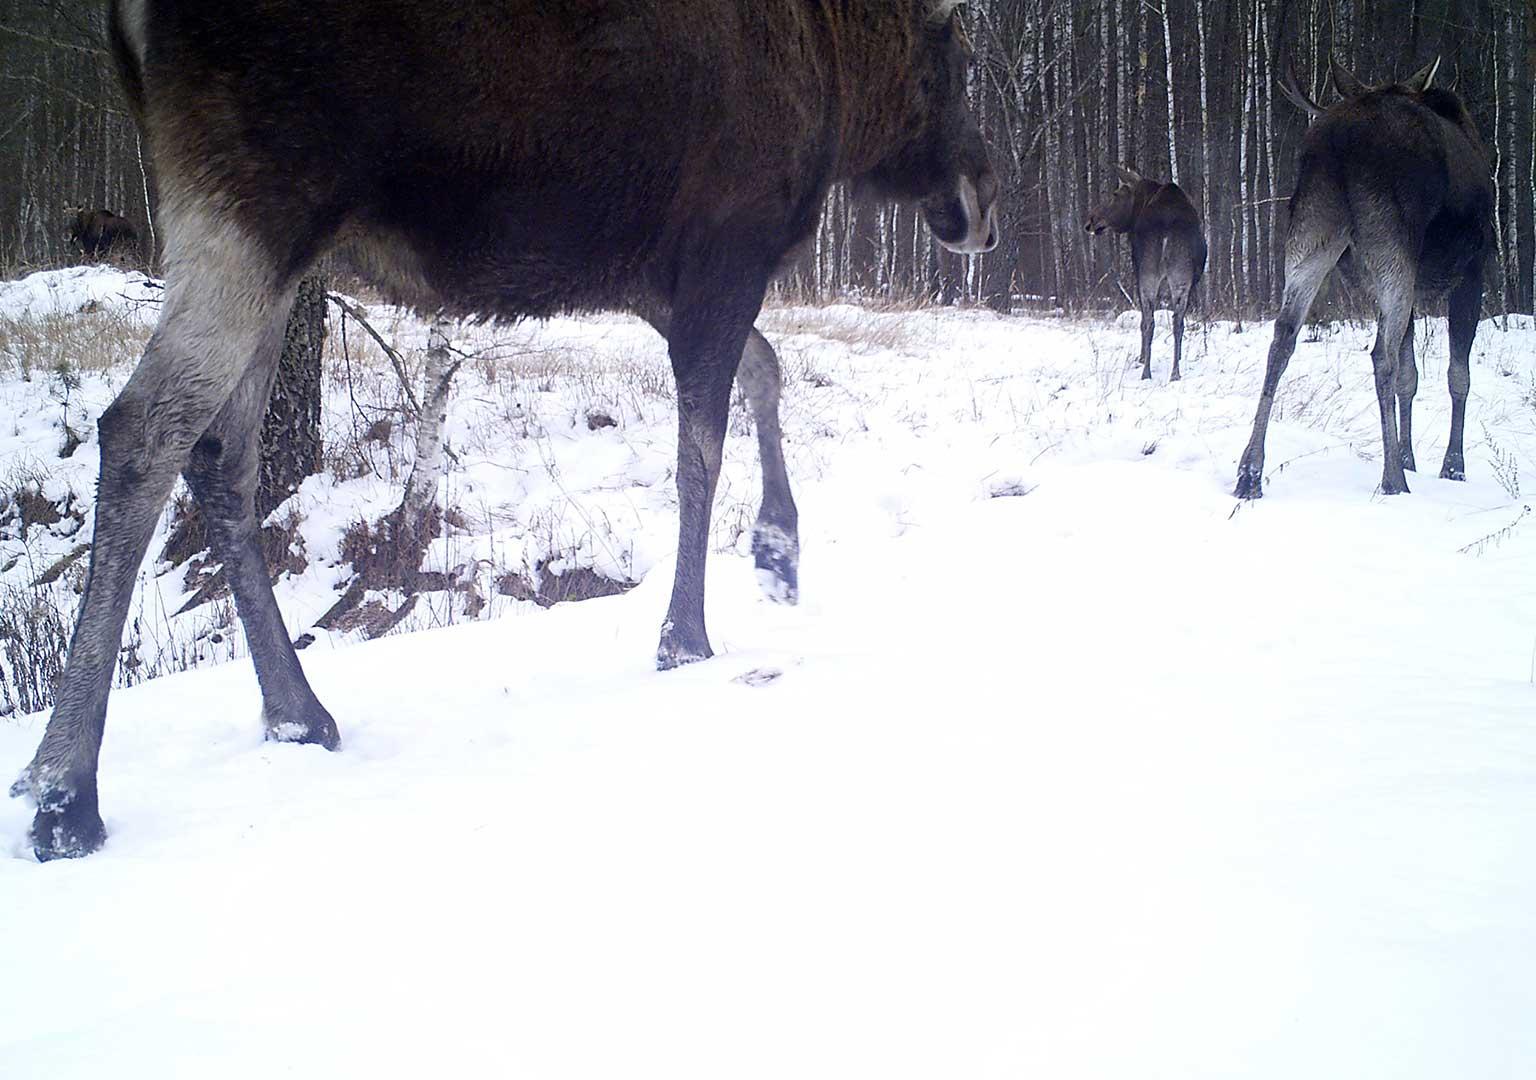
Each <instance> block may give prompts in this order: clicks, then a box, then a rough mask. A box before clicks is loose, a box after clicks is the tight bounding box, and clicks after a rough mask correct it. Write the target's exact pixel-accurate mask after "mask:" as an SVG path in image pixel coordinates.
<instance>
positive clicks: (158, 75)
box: [12, 0, 998, 859]
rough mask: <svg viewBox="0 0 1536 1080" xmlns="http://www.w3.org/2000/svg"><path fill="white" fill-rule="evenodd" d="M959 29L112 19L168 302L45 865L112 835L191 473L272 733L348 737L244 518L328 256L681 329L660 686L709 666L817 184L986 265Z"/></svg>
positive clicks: (924, 13) (66, 730)
mask: <svg viewBox="0 0 1536 1080" xmlns="http://www.w3.org/2000/svg"><path fill="white" fill-rule="evenodd" d="M956 6H957V0H842V2H840V3H838V4H806V3H802V2H801V0H654V2H652V3H646V4H612V5H604V4H600V5H587V4H550V3H539V2H535V0H461V2H459V3H456V4H452V5H441V4H399V3H393V2H385V0H267V2H265V3H262V4H245V5H233V6H228V5H212V6H210V5H201V4H188V3H184V2H180V0H111V3H110V10H109V13H108V34H109V41H110V46H111V51H112V55H113V57H114V60H115V62H116V64H117V68H118V74H119V78H120V80H121V82H122V84H123V88H124V91H125V94H126V97H127V99H128V101H129V103H130V107H131V108H132V110H133V112H134V115H135V119H136V120H137V122H138V123H139V125H140V127H141V128H142V130H143V131H144V133H145V136H146V144H147V145H148V146H149V147H150V148H151V153H152V154H153V157H154V163H155V168H156V172H157V174H158V176H159V179H160V190H161V193H162V203H161V209H160V215H161V220H162V223H163V232H164V234H165V265H166V268H167V274H166V276H167V285H166V292H165V300H164V304H163V307H162V312H161V316H160V321H159V323H158V325H157V326H156V328H155V331H154V333H153V334H152V335H151V337H150V341H149V344H148V346H147V347H146V349H145V353H144V356H143V358H142V360H141V361H140V362H139V365H138V367H137V369H136V370H135V371H134V373H133V375H132V376H131V377H130V378H129V380H128V382H127V383H126V384H125V385H124V387H123V389H122V391H121V392H120V393H119V395H118V397H117V399H116V400H115V401H114V402H113V403H112V404H111V405H110V406H109V407H108V408H107V410H106V411H105V412H104V413H103V414H102V417H101V419H100V422H99V439H100V447H101V471H100V480H99V487H98V500H97V507H96V521H95V536H94V541H93V544H92V548H91V556H90V564H89V571H88V575H87V581H86V586H85V591H84V595H83V597H82V599H81V605H80V613H79V618H78V622H77V625H76V627H75V632H74V637H73V639H72V641H71V643H70V649H69V657H68V660H67V663H66V666H65V670H64V673H63V676H62V678H61V681H60V683H59V686H58V691H57V696H56V703H55V705H54V709H53V713H52V716H51V717H50V719H49V722H48V726H47V729H46V731H45V732H44V735H43V738H42V741H41V744H40V745H39V747H38V750H37V753H36V755H35V756H34V758H33V760H32V762H31V764H30V765H29V766H28V767H27V769H26V770H25V772H24V773H23V775H22V776H21V778H20V779H19V780H18V781H17V782H16V784H15V785H14V786H13V788H12V793H13V794H16V795H22V796H27V797H29V798H31V799H32V800H34V802H35V805H36V814H35V816H34V818H33V822H32V828H31V840H32V845H33V849H34V851H35V852H36V854H37V856H38V858H39V859H50V858H55V857H60V856H80V855H85V854H88V853H89V852H91V851H93V850H95V849H97V848H98V847H100V846H101V844H102V843H103V842H104V840H105V830H104V828H103V825H102V821H101V816H100V812H99V808H98V799H97V782H96V777H97V758H98V754H99V750H100V746H101V739H102V734H103V731H104V727H105V720H106V706H107V697H108V691H109V689H110V684H111V677H112V669H113V663H114V661H115V659H116V655H117V650H118V645H119V642H120V639H121V633H122V627H123V623H124V620H125V617H126V615H127V611H128V607H129V600H130V596H131V591H132V587H133V581H134V576H135V574H136V572H137V570H138V567H139V565H140V563H141V561H142V559H143V556H144V553H145V550H146V548H147V546H148V542H149V539H150V535H151V532H152V531H153V528H154V524H155V521H156V518H157V516H158V514H159V513H160V509H161V506H162V505H163V504H164V502H165V500H166V498H167V496H168V495H169V494H170V491H171V488H172V485H173V483H174V481H175V479H176V476H177V474H178V473H181V474H183V475H184V476H185V477H186V480H187V483H188V485H189V487H190V489H191V491H192V493H193V495H194V497H195V498H196V499H197V500H198V501H199V503H200V504H201V506H202V508H203V511H204V516H205V520H206V522H207V525H208V530H209V534H210V540H211V542H212V544H213V547H214V550H215V554H216V555H217V556H218V557H219V558H220V559H221V561H222V562H223V564H224V566H225V567H226V570H227V573H228V578H229V581H230V585H231V589H232V591H233V593H234V596H235V602H236V605H237V608H238V611H239V614H240V618H241V620H242V623H243V624H244V627H245V631H246V635H247V639H248V641H249V644H250V649H251V656H252V659H253V661H254V665H255V669H256V675H257V681H258V683H259V686H260V690H261V698H262V708H263V720H264V724H265V728H266V735H267V737H268V738H270V739H273V740H276V741H281V742H296V743H314V744H319V745H321V746H323V747H326V748H328V749H335V748H336V747H337V746H338V745H339V735H338V732H337V727H336V724H335V721H334V720H333V718H332V717H331V714H330V713H329V712H327V711H326V709H325V708H324V707H323V706H322V705H321V704H320V702H319V701H318V700H317V698H316V697H315V694H314V693H313V691H312V690H311V689H310V686H309V683H308V681H307V680H306V679H305V676H304V673H303V670H302V669H301V667H300V666H299V661H298V657H297V654H296V653H295V651H294V648H293V645H292V643H291V642H290V641H289V640H288V637H287V635H286V633H285V631H284V626H283V621H282V619H281V617H280V615H279V613H278V610H277V604H276V601H275V600H274V598H273V594H272V588H271V583H270V581H269V580H268V578H267V574H266V570H265V568H264V566H263V563H262V558H261V553H260V550H259V548H258V545H257V528H256V526H257V523H256V521H255V518H254V514H253V510H252V497H253V489H254V486H255V478H256V468H257V457H258V452H257V446H256V442H257V432H258V430H259V428H260V424H261V418H262V412H263V408H264V403H265V401H266V398H267V396H268V393H269V390H270V387H271V385H272V381H273V374H274V370H275V367H276V363H277V359H278V355H279V353H280V350H281V346H282V336H283V327H284V323H285V319H286V315H287V311H288V307H289V304H290V302H291V299H292V297H293V295H294V292H295V287H296V282H297V281H298V279H299V277H300V275H301V274H302V273H303V272H304V271H305V270H306V268H308V267H309V266H310V265H311V264H312V263H313V262H314V261H315V260H316V259H317V258H318V257H320V256H321V255H322V253H326V252H336V253H338V255H339V256H341V257H344V258H345V259H346V261H347V262H348V263H349V264H350V265H351V266H353V267H354V268H356V269H357V270H359V271H360V272H362V273H364V274H365V275H366V276H368V277H369V278H371V279H372V280H373V281H375V282H376V283H377V284H378V285H379V287H380V288H381V289H382V290H383V291H385V293H386V294H387V295H389V296H390V297H392V298H393V299H395V300H397V301H399V302H403V303H406V304H408V305H410V306H412V307H414V308H415V309H417V310H419V311H422V312H431V313H436V312H441V313H443V314H445V315H449V316H468V317H478V318H495V319H523V318H529V317H541V316H547V315H552V314H555V313H559V312H569V311H579V310H591V309H621V310H629V311H634V312H637V313H639V314H641V315H643V316H645V317H646V318H648V319H650V320H651V322H652V324H653V325H655V326H656V327H657V328H658V329H659V330H661V331H662V332H663V333H664V335H665V337H666V340H667V346H668V352H669V355H670V358H671V362H672V370H673V374H674V376H675V379H676V384H677V406H678V455H677V492H678V502H679V518H680V521H679V538H678V554H677V567H676V575H675V578H674V581H673V588H672V594H671V600H670V603H669V606H668V610H667V614H666V618H665V621H664V622H663V623H662V627H661V635H660V642H659V645H658V648H657V665H658V666H659V667H660V668H663V669H666V668H671V667H674V666H676V665H679V664H685V663H688V662H690V661H696V660H703V659H705V658H707V657H709V656H710V655H711V649H710V644H709V639H708V636H707V634H706V631H705V623H704V566H705V556H706V552H707V546H708V545H707V541H708V535H709V519H710V507H711V503H712V502H713V498H714V493H715V487H716V482H717V479H718V476H719V470H720V460H721V449H722V444H723V441H724V436H725V429H726V421H727V416H728V409H729V404H730V393H731V386H732V382H733V380H734V379H735V377H736V375H737V368H738V365H739V363H740V362H741V361H742V358H743V353H744V351H745V352H746V353H747V365H746V368H745V370H744V374H745V375H746V376H747V377H746V378H744V380H743V382H744V386H745V389H746V391H747V392H748V393H749V394H753V395H755V398H756V400H754V409H756V410H757V411H758V413H759V415H760V416H761V415H762V414H763V411H764V410H765V409H768V408H770V407H771V406H773V405H774V404H775V403H776V395H777V391H778V385H779V372H778V365H777V360H776V358H775V357H774V356H773V353H772V350H771V349H769V348H767V343H766V342H765V341H763V340H762V339H761V337H760V336H759V335H757V334H756V333H755V331H754V330H753V323H754V321H755V320H756V318H757V315H758V312H759V309H760V307H761V305H762V302H763V297H764V294H765V291H766V288H767V286H768V284H769V282H770V280H771V279H772V277H773V276H774V274H775V273H776V272H777V271H778V270H779V269H780V268H781V267H783V266H784V265H785V263H786V261H787V260H788V259H789V258H792V257H793V255H794V253H795V252H797V251H798V250H800V249H801V248H802V247H803V246H804V245H805V244H806V243H807V242H808V240H809V239H810V238H811V237H812V236H813V235H814V230H815V228H816V224H817V220H818V217H819V214H820V210H821V207H822V205H823V203H824V201H825V198H826V195H827V193H828V191H829V190H830V188H831V185H832V184H834V183H835V182H838V181H848V182H850V183H852V184H854V185H855V186H856V187H858V188H862V189H863V190H865V191H867V192H870V193H871V195H872V196H874V197H882V198H887V199H902V200H909V201H913V202H916V203H917V204H918V206H919V207H920V208H921V210H922V212H923V213H924V215H925V217H926V220H927V222H928V225H929V228H930V229H931V231H932V233H933V235H934V236H935V237H936V238H937V239H938V240H939V241H940V242H941V243H942V244H944V245H945V246H946V247H948V248H950V249H951V250H954V251H958V252H962V253H976V252H983V251H987V250H990V249H991V248H992V247H993V246H995V244H996V243H997V225H996V212H995V203H996V199H997V192H998V183H997V179H996V176H995V175H994V173H993V171H992V169H991V166H990V164H989V162H988V155H987V149H986V146H985V143H984V142H983V140H982V137H981V133H980V130H979V128H978V126H977V124H976V121H975V120H974V119H973V117H972V116H971V114H970V112H969V110H968V107H967V102H966V94H965V86H966V69H967V66H968V64H969V62H970V57H971V47H970V44H969V41H968V40H967V38H966V35H965V33H964V29H963V25H962V23H961V21H960V14H959V13H958V12H957V11H956V10H955V8H956ZM509 58H511V59H509ZM786 496H787V490H786ZM791 505H792V504H791ZM786 513H787V509H786V507H785V506H784V505H783V497H781V498H780V501H779V504H778V505H776V506H772V507H770V505H769V504H768V501H767V500H766V499H765V503H764V508H763V514H762V516H761V517H760V518H759V530H758V539H759V540H760V541H761V544H760V546H759V545H757V544H755V545H754V546H755V547H757V548H758V564H759V567H760V570H761V571H762V573H763V574H764V575H765V576H767V577H768V578H770V579H772V580H771V581H770V584H773V585H774V586H775V591H776V592H777V593H778V594H779V595H781V596H784V597H785V598H790V597H789V595H788V594H790V593H792V579H789V578H786V577H785V575H784V571H785V569H786V568H788V569H790V570H792V569H793V566H794V564H795V560H796V557H797V543H796V540H795V532H794V530H795V528H796V523H795V522H794V520H793V518H792V517H786V516H785V515H786ZM775 514H778V515H779V516H778V517H777V518H776V517H775Z"/></svg>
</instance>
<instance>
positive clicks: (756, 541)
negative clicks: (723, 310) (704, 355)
mask: <svg viewBox="0 0 1536 1080" xmlns="http://www.w3.org/2000/svg"><path fill="white" fill-rule="evenodd" d="M782 380H783V374H782V371H781V369H780V366H779V358H778V356H777V355H776V354H775V353H774V351H773V346H772V345H769V344H768V340H767V339H766V338H764V337H763V335H762V334H761V333H759V332H758V331H757V330H755V329H754V330H753V331H752V333H751V334H750V335H749V336H748V338H747V347H746V349H745V350H743V352H742V354H741V368H740V369H739V370H738V371H737V372H736V381H737V382H739V383H740V384H741V387H742V389H743V390H745V391H746V394H747V404H748V405H749V406H751V409H752V419H753V421H754V422H755V424H756V426H757V450H758V458H759V460H760V461H761V463H762V468H763V504H762V506H761V507H760V508H759V510H758V512H757V523H756V524H755V525H753V526H752V558H753V561H754V562H755V563H756V564H757V579H758V583H759V584H760V585H761V586H762V588H763V592H764V593H765V594H767V596H768V598H769V599H770V600H774V601H776V602H778V603H781V604H794V603H798V602H799V600H800V512H799V510H797V509H796V507H795V499H794V496H793V495H792V494H791V492H790V490H789V471H788V470H787V469H786V468H785V467H784V434H783V431H782V430H781V429H780V427H779V394H780V390H781V388H782V385H783V382H782Z"/></svg>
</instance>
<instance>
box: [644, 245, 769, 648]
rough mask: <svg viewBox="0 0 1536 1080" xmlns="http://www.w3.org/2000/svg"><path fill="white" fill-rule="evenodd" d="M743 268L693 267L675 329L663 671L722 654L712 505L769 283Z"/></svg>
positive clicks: (674, 318) (671, 340)
mask: <svg viewBox="0 0 1536 1080" xmlns="http://www.w3.org/2000/svg"><path fill="white" fill-rule="evenodd" d="M721 246H722V247H724V246H725V245H721ZM727 250H729V249H727ZM735 269H737V268H732V267H715V268H713V269H712V271H711V270H710V269H705V268H704V267H702V266H701V267H698V268H690V272H689V274H688V275H687V279H686V280H685V282H684V283H683V284H682V285H681V286H680V288H679V291H680V293H682V296H681V297H680V298H679V299H678V300H677V301H676V303H675V306H674V309H673V312H672V319H671V322H670V324H669V326H668V331H669V333H668V335H667V344H668V351H669V352H670V353H671V356H672V373H673V375H674V376H675V378H676V379H677V426H678V437H677V501H678V540H677V574H676V577H675V578H674V579H673V582H672V599H671V602H670V603H669V604H668V606H667V618H666V621H665V622H664V623H663V624H662V628H661V641H660V643H659V644H658V645H657V648H656V666H657V667H659V668H662V669H666V668H673V667H677V666H678V665H680V664H686V663H689V662H691V661H694V660H704V659H707V658H708V657H710V656H712V655H714V651H713V650H712V649H711V648H710V645H709V635H708V633H707V632H706V630H705V627H704V567H705V563H706V561H707V559H708V556H709V519H710V510H711V508H712V506H713V504H714V500H715V485H716V483H717V482H718V481H719V479H720V455H721V450H722V448H723V446H724V443H725V426H726V420H727V419H728V416H729V412H730V403H731V383H732V381H733V380H734V379H735V377H736V369H737V366H738V365H739V364H740V362H741V354H742V350H743V349H744V348H745V347H746V343H747V335H748V333H749V332H750V331H751V329H752V321H753V320H754V319H755V318H757V312H758V308H759V307H760V306H761V305H762V300H763V289H764V287H765V285H766V280H767V279H766V277H765V276H758V275H756V274H753V275H751V276H750V277H746V278H742V277H738V276H737V275H736V274H733V273H732V271H733V270H735Z"/></svg>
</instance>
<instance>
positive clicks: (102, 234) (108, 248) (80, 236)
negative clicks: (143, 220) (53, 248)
mask: <svg viewBox="0 0 1536 1080" xmlns="http://www.w3.org/2000/svg"><path fill="white" fill-rule="evenodd" d="M64 214H65V216H66V217H67V218H68V219H69V231H68V233H66V235H65V239H66V240H67V241H68V243H69V246H70V247H72V248H75V249H76V250H78V251H79V252H80V254H81V255H82V256H84V257H85V258H87V259H104V258H106V257H107V256H108V255H110V254H112V252H114V251H118V252H122V251H124V250H137V249H138V246H139V231H138V230H137V229H135V228H134V227H133V222H131V221H129V220H128V219H127V218H125V217H119V216H118V215H117V214H114V213H113V212H112V211H110V210H87V209H85V207H83V206H68V207H65V208H64Z"/></svg>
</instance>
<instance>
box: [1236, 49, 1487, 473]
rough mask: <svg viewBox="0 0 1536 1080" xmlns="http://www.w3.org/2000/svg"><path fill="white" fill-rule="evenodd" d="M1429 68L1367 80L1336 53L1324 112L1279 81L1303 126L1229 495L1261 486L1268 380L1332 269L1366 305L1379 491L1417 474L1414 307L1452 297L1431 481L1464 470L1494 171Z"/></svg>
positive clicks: (1456, 101)
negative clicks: (1248, 424) (1444, 428)
mask: <svg viewBox="0 0 1536 1080" xmlns="http://www.w3.org/2000/svg"><path fill="white" fill-rule="evenodd" d="M1439 64H1440V61H1439V60H1435V61H1434V62H1433V63H1431V64H1428V65H1426V66H1425V67H1424V68H1422V69H1420V70H1419V71H1417V72H1415V73H1414V74H1413V75H1411V76H1409V77H1408V78H1407V79H1405V80H1403V81H1402V82H1388V83H1383V84H1382V85H1380V86H1366V85H1365V84H1364V83H1362V82H1361V81H1360V80H1359V79H1357V78H1355V76H1354V75H1352V74H1351V73H1350V72H1349V71H1348V70H1347V69H1345V68H1344V67H1343V66H1342V65H1341V64H1339V63H1338V62H1337V61H1335V62H1334V63H1333V81H1334V85H1336V86H1337V87H1338V88H1339V93H1340V94H1341V95H1342V99H1341V100H1340V101H1337V102H1335V103H1334V104H1333V105H1331V106H1330V107H1328V108H1327V109H1324V108H1322V107H1321V106H1319V105H1318V104H1317V103H1315V102H1313V101H1312V100H1310V99H1309V98H1308V97H1307V96H1306V95H1305V94H1304V93H1303V92H1302V91H1301V88H1300V87H1299V86H1297V84H1296V77H1295V75H1294V74H1288V75H1287V77H1286V79H1285V81H1284V82H1283V83H1282V84H1281V90H1282V91H1283V92H1284V93H1285V95H1286V97H1288V98H1289V99H1290V100H1291V103H1292V104H1294V105H1296V106H1297V108H1299V109H1301V110H1302V111H1303V112H1305V113H1306V114H1307V115H1308V116H1310V117H1311V118H1312V124H1311V126H1310V127H1309V128H1308V129H1307V134H1306V137H1305V138H1304V139H1303V140H1302V144H1301V161H1300V168H1299V169H1298V170H1297V177H1296V193H1295V194H1294V195H1292V196H1291V225H1290V232H1289V233H1288V234H1287V236H1286V240H1285V295H1284V297H1283V298H1282V300H1281V302H1280V315H1279V317H1278V318H1277V319H1276V320H1275V337H1274V340H1273V341H1272V342H1271V343H1270V346H1269V363H1268V366H1267V368H1266V370H1265V372H1264V389H1263V392H1262V393H1261V394H1260V396H1259V407H1258V412H1257V413H1256V414H1255V416H1254V418H1253V436H1252V438H1251V439H1250V440H1249V442H1248V448H1247V449H1246V450H1245V451H1243V458H1242V463H1241V464H1240V465H1239V466H1238V471H1237V488H1236V494H1237V496H1238V498H1242V499H1257V498H1259V497H1261V496H1262V495H1263V494H1264V488H1263V480H1264V435H1265V432H1266V431H1267V430H1268V428H1269V413H1270V409H1271V407H1272V406H1273V405H1274V400H1275V388H1276V387H1277V386H1278V385H1279V383H1280V376H1281V375H1282V374H1284V372H1285V367H1286V364H1287V363H1289V362H1290V359H1291V353H1293V352H1294V351H1295V349H1296V334H1297V331H1298V330H1299V329H1300V327H1301V324H1302V321H1303V320H1304V319H1305V318H1306V317H1307V310H1308V309H1309V308H1310V307H1311V306H1312V300H1313V298H1314V297H1316V295H1317V291H1318V289H1320V288H1321V287H1322V284H1323V281H1324V280H1325V279H1326V278H1327V277H1328V272H1329V271H1330V270H1332V269H1333V268H1334V266H1335V264H1337V265H1338V267H1339V268H1340V269H1341V270H1342V271H1343V272H1344V275H1345V277H1346V278H1348V279H1349V280H1350V281H1352V282H1353V283H1354V284H1356V285H1358V286H1359V287H1360V288H1362V289H1363V290H1364V291H1365V293H1366V295H1367V296H1369V297H1371V299H1373V300H1374V301H1375V303H1376V345H1375V348H1373V349H1372V350H1371V361H1372V363H1373V364H1374V365H1375V369H1376V400H1377V403H1378V404H1379V406H1380V408H1381V448H1382V475H1381V491H1382V494H1384V495H1396V494H1399V493H1402V492H1406V491H1407V490H1408V481H1407V478H1406V476H1405V475H1404V473H1405V471H1412V470H1413V469H1414V458H1413V396H1414V394H1415V393H1416V392H1417V391H1418V388H1419V371H1418V367H1417V365H1416V364H1415V362H1414V355H1413V309H1414V305H1415V304H1416V303H1417V304H1422V303H1425V302H1430V301H1438V300H1440V299H1442V298H1446V299H1448V301H1449V304H1448V307H1449V310H1448V312H1447V314H1448V316H1449V318H1448V319H1447V320H1446V321H1447V328H1448V331H1449V337H1450V347H1451V356H1450V365H1449V368H1448V381H1449V383H1450V390H1451V435H1450V441H1449V443H1448V444H1447V446H1446V448H1445V461H1444V463H1443V464H1442V465H1441V467H1440V476H1441V477H1442V478H1444V479H1447V480H1465V479H1466V475H1467V473H1466V461H1465V459H1464V456H1463V452H1462V429H1463V427H1464V425H1465V424H1466V419H1467V391H1468V389H1469V387H1470V383H1471V375H1470V368H1469V357H1470V355H1471V352H1472V339H1473V337H1474V336H1475V335H1476V334H1477V320H1478V316H1479V315H1480V314H1481V312H1482V305H1483V263H1484V261H1485V260H1486V259H1487V257H1488V254H1489V253H1490V252H1491V251H1493V249H1494V230H1493V180H1492V172H1491V170H1490V168H1489V164H1488V154H1487V152H1486V151H1485V150H1484V149H1483V143H1482V140H1481V139H1480V138H1479V137H1478V134H1477V127H1476V126H1475V125H1474V124H1473V123H1472V118H1471V117H1470V116H1469V115H1468V114H1467V110H1466V107H1465V106H1464V105H1463V104H1462V103H1461V99H1460V98H1459V97H1457V96H1456V95H1455V94H1454V93H1452V92H1451V91H1450V90H1442V89H1440V88H1439V87H1435V86H1431V83H1432V81H1433V80H1434V77H1435V69H1436V68H1437V67H1438V66H1439ZM1394 395H1395V400H1394Z"/></svg>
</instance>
